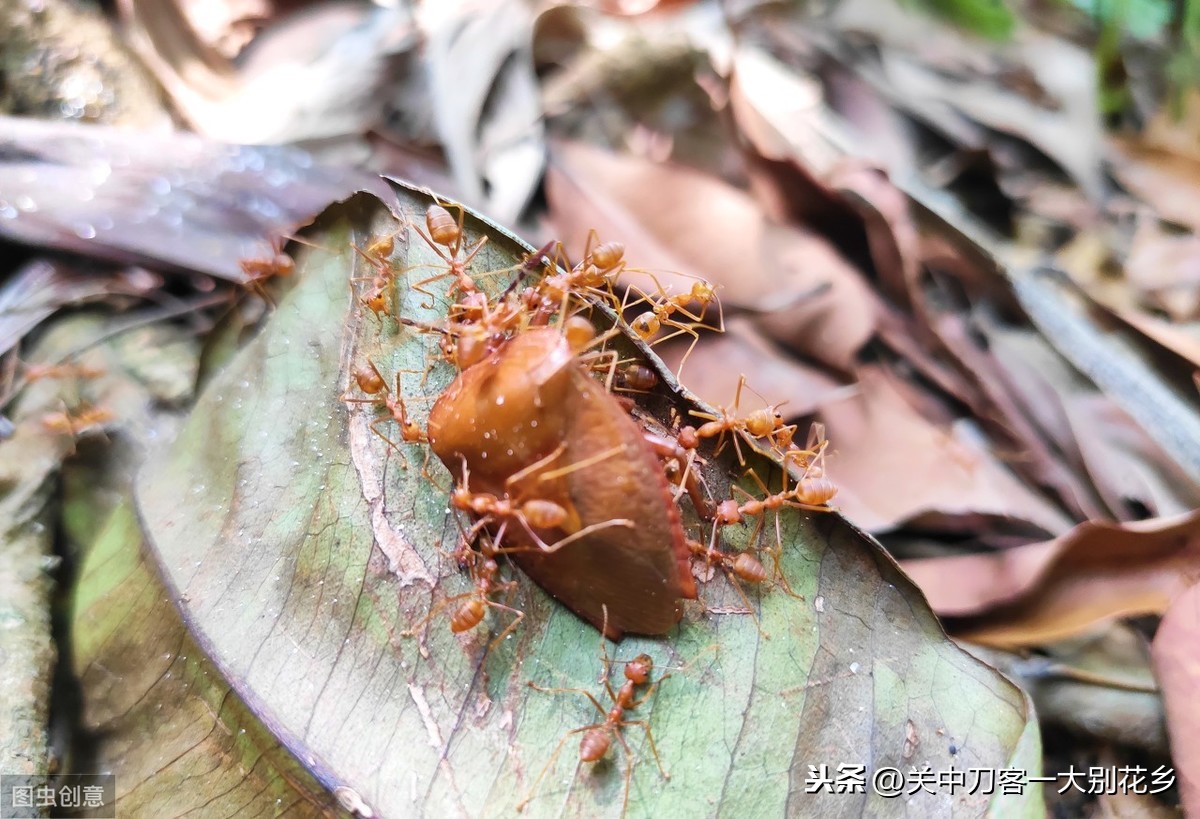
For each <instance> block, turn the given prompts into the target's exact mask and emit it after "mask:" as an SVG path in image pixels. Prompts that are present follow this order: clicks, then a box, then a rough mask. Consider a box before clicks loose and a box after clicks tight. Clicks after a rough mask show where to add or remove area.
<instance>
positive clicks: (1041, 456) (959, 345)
mask: <svg viewBox="0 0 1200 819" xmlns="http://www.w3.org/2000/svg"><path fill="white" fill-rule="evenodd" d="M918 305H919V306H920V307H921V312H922V314H923V315H924V317H925V321H926V323H927V326H928V327H929V329H930V330H931V331H932V332H933V333H934V334H936V336H937V338H938V340H939V341H940V343H941V348H942V352H943V354H945V355H947V356H949V357H950V358H952V359H953V360H956V361H957V362H958V369H959V370H960V371H961V372H962V373H963V376H964V377H965V378H968V379H970V381H971V384H972V385H973V387H974V389H972V390H970V391H969V392H968V393H967V396H968V397H967V398H965V399H963V400H964V401H965V402H966V403H967V405H968V406H970V407H971V409H972V411H973V413H974V414H975V417H976V418H977V419H979V420H980V421H981V422H982V423H983V424H985V425H986V426H987V427H988V428H989V430H990V432H991V433H992V435H993V438H994V439H995V440H997V441H999V442H1001V445H1002V446H1004V447H1006V448H1011V449H1012V450H1013V452H1014V454H1015V455H1016V457H1014V458H1013V468H1014V469H1016V470H1018V471H1019V472H1021V473H1022V474H1023V475H1024V476H1025V477H1027V478H1028V479H1030V480H1031V481H1033V482H1034V483H1036V484H1037V485H1039V486H1044V487H1047V488H1050V489H1052V490H1053V491H1054V492H1055V494H1056V495H1057V499H1058V501H1059V502H1060V503H1061V504H1062V505H1063V507H1064V508H1065V509H1067V510H1068V511H1069V512H1070V513H1071V514H1072V515H1074V516H1076V517H1077V518H1086V517H1095V516H1102V515H1104V514H1105V513H1106V510H1105V509H1104V507H1103V505H1102V504H1101V503H1100V502H1099V500H1098V499H1097V498H1096V497H1095V493H1094V491H1093V489H1092V487H1091V486H1089V485H1088V483H1087V481H1086V480H1084V479H1083V478H1082V477H1081V476H1080V475H1079V474H1077V473H1078V470H1073V469H1071V468H1070V467H1071V465H1072V464H1070V463H1066V462H1064V461H1065V459H1064V458H1063V455H1062V452H1061V450H1060V449H1059V446H1060V444H1059V443H1058V442H1057V441H1054V440H1052V439H1049V436H1047V435H1046V434H1045V433H1044V431H1043V430H1042V429H1041V428H1040V426H1039V424H1038V416H1037V415H1035V414H1033V413H1031V412H1029V410H1028V409H1027V404H1028V402H1029V401H1031V400H1033V399H1030V398H1029V397H1028V396H1025V395H1023V394H1022V392H1021V390H1020V389H1014V388H1013V387H1012V386H1011V385H1010V383H1009V382H1010V373H1009V372H1008V371H1007V370H1006V369H1005V367H1004V366H1003V364H1002V362H1001V361H1000V360H999V359H998V358H997V357H996V355H994V354H993V352H992V351H990V350H988V349H987V347H986V346H985V345H984V344H983V343H982V342H981V341H979V340H978V338H977V335H976V334H975V333H973V332H972V331H971V327H970V325H969V324H968V320H967V318H965V317H964V316H963V315H962V314H960V313H958V312H955V311H953V310H949V309H938V308H936V307H935V306H934V305H933V304H932V303H931V302H930V301H928V300H926V299H921V300H919V301H918ZM885 338H886V336H885ZM1027 339H1028V340H1029V341H1031V342H1033V343H1038V342H1040V339H1038V338H1037V337H1036V336H1034V335H1033V334H1028V336H1027ZM1034 372H1035V373H1036V370H1035V371H1034ZM1046 397H1047V398H1048V399H1052V397H1053V396H1052V393H1049V392H1048V393H1047V395H1046ZM1054 408H1055V405H1054V404H1051V405H1050V407H1049V409H1050V410H1053V409H1054ZM1051 417H1052V418H1053V419H1054V420H1055V421H1056V422H1059V423H1058V424H1056V426H1057V428H1058V429H1061V430H1064V431H1065V430H1066V429H1067V428H1068V425H1067V423H1066V421H1065V419H1062V418H1060V416H1059V415H1057V414H1056V415H1053V416H1051ZM1081 460H1082V458H1079V457H1077V458H1075V461H1076V462H1078V461H1081Z"/></svg>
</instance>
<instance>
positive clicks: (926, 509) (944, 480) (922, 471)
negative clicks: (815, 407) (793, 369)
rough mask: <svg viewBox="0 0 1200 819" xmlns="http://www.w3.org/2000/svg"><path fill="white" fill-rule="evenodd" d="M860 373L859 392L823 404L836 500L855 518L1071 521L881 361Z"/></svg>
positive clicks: (880, 524)
mask: <svg viewBox="0 0 1200 819" xmlns="http://www.w3.org/2000/svg"><path fill="white" fill-rule="evenodd" d="M861 376H862V377H861V380H860V383H859V391H858V393H857V394H856V395H853V396H852V397H849V398H843V399H840V400H832V401H827V402H824V403H823V404H822V406H821V418H822V420H823V421H824V422H825V425H826V428H827V430H828V434H829V440H830V442H831V451H830V456H829V463H828V469H829V474H830V476H831V477H832V478H833V479H834V481H835V482H836V483H837V484H838V486H839V487H840V491H839V493H838V496H837V498H836V502H837V505H838V506H839V507H840V508H841V510H842V511H843V512H844V513H845V514H846V516H847V517H848V518H850V519H851V520H853V521H854V522H855V523H856V524H858V525H859V526H862V527H863V528H864V529H867V530H868V531H880V530H885V529H889V528H892V527H894V526H896V525H898V524H899V523H902V522H904V521H908V520H912V519H914V518H918V517H922V516H940V517H941V518H942V519H943V520H945V519H950V520H951V521H952V520H953V519H955V518H958V519H971V518H975V517H976V516H993V517H998V518H1010V519H1015V520H1019V521H1025V522H1027V523H1029V524H1033V526H1034V527H1036V528H1037V529H1039V530H1041V531H1044V532H1047V533H1049V534H1057V533H1059V532H1063V531H1065V530H1066V529H1067V528H1069V526H1070V525H1071V522H1070V521H1069V520H1068V519H1067V518H1066V517H1065V516H1064V515H1063V514H1062V513H1061V512H1060V511H1059V510H1058V509H1056V508H1055V507H1053V506H1051V505H1050V504H1049V503H1047V502H1046V501H1045V500H1044V499H1043V498H1042V497H1041V496H1040V495H1038V494H1036V493H1035V492H1033V491H1032V490H1030V489H1029V488H1028V487H1026V486H1025V485H1024V484H1023V483H1022V482H1020V481H1019V480H1017V478H1015V477H1014V476H1013V475H1012V473H1011V472H1009V471H1008V469H1006V468H1005V467H1004V466H1003V464H1001V463H1000V462H999V461H998V460H997V459H996V458H995V456H994V455H992V454H991V452H989V451H988V450H987V449H986V447H985V445H984V444H983V443H981V442H980V441H979V440H978V436H973V435H971V434H970V433H969V430H968V429H967V428H966V427H962V426H956V427H955V429H953V430H946V429H941V428H939V427H937V426H935V425H933V424H931V423H930V422H929V421H927V420H926V419H925V418H923V417H922V416H920V415H918V414H917V413H916V411H914V410H913V408H912V407H911V406H910V405H909V404H908V403H907V402H906V401H905V400H904V399H903V397H902V395H901V393H900V392H899V390H898V389H897V387H896V385H894V384H893V383H892V381H891V379H890V378H889V377H888V376H887V375H886V374H885V373H884V372H883V371H881V370H879V369H878V368H875V367H869V366H868V367H863V368H862V370H861ZM958 528H962V527H961V526H960V527H958ZM968 528H969V527H968Z"/></svg>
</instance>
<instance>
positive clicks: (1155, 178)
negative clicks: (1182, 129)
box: [1108, 133, 1200, 231]
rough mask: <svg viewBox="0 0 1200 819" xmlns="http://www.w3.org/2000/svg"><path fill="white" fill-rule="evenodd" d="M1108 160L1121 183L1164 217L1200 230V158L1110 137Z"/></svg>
mask: <svg viewBox="0 0 1200 819" xmlns="http://www.w3.org/2000/svg"><path fill="white" fill-rule="evenodd" d="M1195 138H1196V137H1195V133H1192V135H1191V139H1192V141H1193V142H1194V141H1195ZM1108 158H1109V162H1110V167H1111V168H1112V172H1113V175H1114V176H1116V177H1117V180H1118V181H1119V182H1120V183H1121V184H1122V185H1124V186H1125V188H1127V189H1128V190H1129V191H1131V192H1132V193H1133V194H1134V195H1135V196H1136V197H1138V198H1139V199H1141V200H1142V201H1143V202H1145V203H1146V204H1148V205H1150V206H1151V207H1152V208H1154V210H1155V212H1156V213H1157V214H1158V216H1159V217H1160V218H1162V219H1166V220H1168V221H1171V222H1177V223H1178V224H1181V225H1186V226H1187V227H1190V228H1191V229H1192V230H1194V231H1200V207H1197V205H1196V201H1197V198H1198V195H1197V191H1198V190H1200V159H1196V158H1188V157H1186V156H1181V155H1179V154H1174V153H1168V152H1166V151H1162V150H1158V149H1155V148H1153V147H1150V146H1148V145H1147V144H1146V142H1145V139H1144V138H1141V139H1139V138H1135V137H1112V138H1110V139H1109V143H1108Z"/></svg>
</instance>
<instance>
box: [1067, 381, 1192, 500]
mask: <svg viewBox="0 0 1200 819" xmlns="http://www.w3.org/2000/svg"><path fill="white" fill-rule="evenodd" d="M1063 409H1064V410H1065V412H1066V417H1067V420H1068V421H1069V423H1070V424H1071V428H1072V430H1073V432H1074V435H1075V440H1076V441H1077V442H1078V445H1079V452H1080V453H1081V455H1082V456H1083V464H1084V467H1085V468H1086V469H1087V471H1088V473H1089V475H1090V477H1091V481H1092V485H1093V486H1095V487H1096V490H1097V491H1098V492H1099V493H1100V496H1101V497H1102V498H1103V499H1104V502H1105V504H1106V505H1107V506H1108V508H1109V509H1110V510H1111V511H1112V515H1113V517H1115V518H1117V519H1118V520H1136V519H1138V518H1141V517H1145V516H1146V513H1147V512H1149V516H1151V517H1168V516H1171V515H1179V514H1183V513H1184V512H1187V511H1189V510H1191V509H1198V508H1200V487H1198V486H1197V485H1196V484H1195V482H1194V481H1192V480H1190V479H1189V478H1188V476H1187V474H1186V473H1185V472H1183V470H1182V469H1180V468H1179V465H1178V464H1176V463H1175V462H1174V461H1173V460H1171V458H1170V457H1169V456H1168V455H1167V454H1166V453H1165V452H1163V451H1162V448H1161V447H1159V446H1158V444H1157V443H1156V442H1155V441H1154V440H1153V439H1151V438H1150V436H1148V435H1147V434H1146V431H1145V430H1143V429H1142V428H1141V427H1140V426H1138V424H1137V423H1136V422H1135V421H1134V420H1133V419H1132V418H1130V417H1129V415H1128V414H1127V413H1126V412H1125V411H1123V410H1122V409H1121V408H1120V407H1119V406H1117V405H1116V403H1114V402H1113V401H1112V399H1110V398H1109V397H1108V396H1106V395H1103V394H1102V393H1099V392H1096V393H1091V394H1087V395H1077V396H1073V397H1071V398H1069V399H1067V400H1066V401H1065V403H1064V404H1063ZM1134 504H1136V506H1134ZM1139 507H1140V508H1139Z"/></svg>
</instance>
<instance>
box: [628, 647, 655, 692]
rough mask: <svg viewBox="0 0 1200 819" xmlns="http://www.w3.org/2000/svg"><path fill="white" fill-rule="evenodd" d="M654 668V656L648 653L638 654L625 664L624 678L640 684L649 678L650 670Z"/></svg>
mask: <svg viewBox="0 0 1200 819" xmlns="http://www.w3.org/2000/svg"><path fill="white" fill-rule="evenodd" d="M653 670H654V658H653V657H651V656H650V655H649V654H639V655H638V656H636V657H634V658H633V659H632V660H630V661H629V662H628V663H626V664H625V679H627V680H629V681H630V682H633V683H636V684H638V685H642V684H643V683H646V682H648V681H649V680H650V672H652V671H653Z"/></svg>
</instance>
